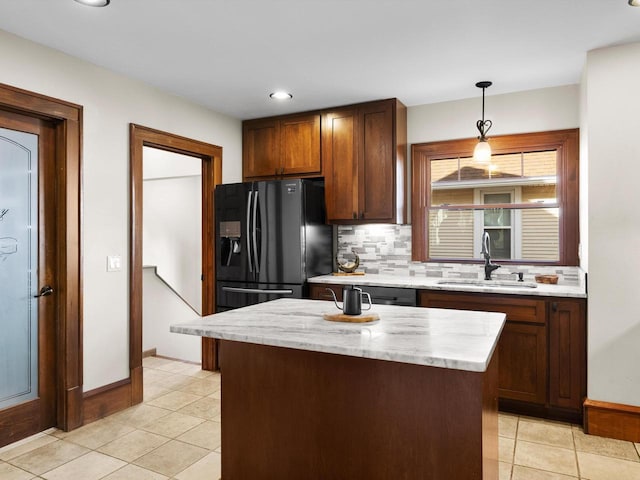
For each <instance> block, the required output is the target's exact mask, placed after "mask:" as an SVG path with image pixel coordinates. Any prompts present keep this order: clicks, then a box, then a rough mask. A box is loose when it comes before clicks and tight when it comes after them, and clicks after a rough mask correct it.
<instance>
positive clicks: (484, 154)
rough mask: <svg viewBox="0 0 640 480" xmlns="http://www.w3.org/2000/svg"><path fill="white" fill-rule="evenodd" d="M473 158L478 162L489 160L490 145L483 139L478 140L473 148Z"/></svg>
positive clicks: (487, 161)
mask: <svg viewBox="0 0 640 480" xmlns="http://www.w3.org/2000/svg"><path fill="white" fill-rule="evenodd" d="M473 160H474V161H476V162H478V163H489V160H491V145H489V142H488V141H487V140H486V139H485V140H480V141H479V142H478V144H477V145H476V148H474V149H473Z"/></svg>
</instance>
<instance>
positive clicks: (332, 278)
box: [308, 273, 587, 298]
mask: <svg viewBox="0 0 640 480" xmlns="http://www.w3.org/2000/svg"><path fill="white" fill-rule="evenodd" d="M308 282H309V283H320V284H323V283H325V284H337V285H359V286H362V287H365V286H367V285H371V286H378V287H400V288H416V289H426V290H449V291H460V292H480V293H500V294H511V295H535V296H542V297H573V298H586V297H587V293H586V289H585V286H584V284H581V285H550V284H544V283H535V282H522V283H520V282H517V281H515V280H512V281H505V280H488V281H487V280H472V279H456V278H430V277H424V276H411V275H385V274H376V273H367V274H365V275H353V276H340V275H321V276H318V277H313V278H310V279H309V280H308Z"/></svg>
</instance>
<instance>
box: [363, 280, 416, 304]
mask: <svg viewBox="0 0 640 480" xmlns="http://www.w3.org/2000/svg"><path fill="white" fill-rule="evenodd" d="M356 286H357V287H358V288H361V289H362V291H363V292H367V293H368V294H369V295H371V302H372V303H374V304H378V305H404V306H407V307H415V306H416V305H417V293H416V290H415V289H414V288H399V287H374V286H371V285H356Z"/></svg>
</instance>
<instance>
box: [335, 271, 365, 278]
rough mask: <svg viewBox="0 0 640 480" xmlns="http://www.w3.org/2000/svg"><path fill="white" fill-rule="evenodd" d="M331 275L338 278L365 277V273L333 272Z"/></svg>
mask: <svg viewBox="0 0 640 480" xmlns="http://www.w3.org/2000/svg"><path fill="white" fill-rule="evenodd" d="M331 275H335V276H336V277H348V276H351V275H364V272H350V273H347V272H332V273H331Z"/></svg>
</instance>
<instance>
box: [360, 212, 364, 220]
mask: <svg viewBox="0 0 640 480" xmlns="http://www.w3.org/2000/svg"><path fill="white" fill-rule="evenodd" d="M360 220H364V212H360Z"/></svg>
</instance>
